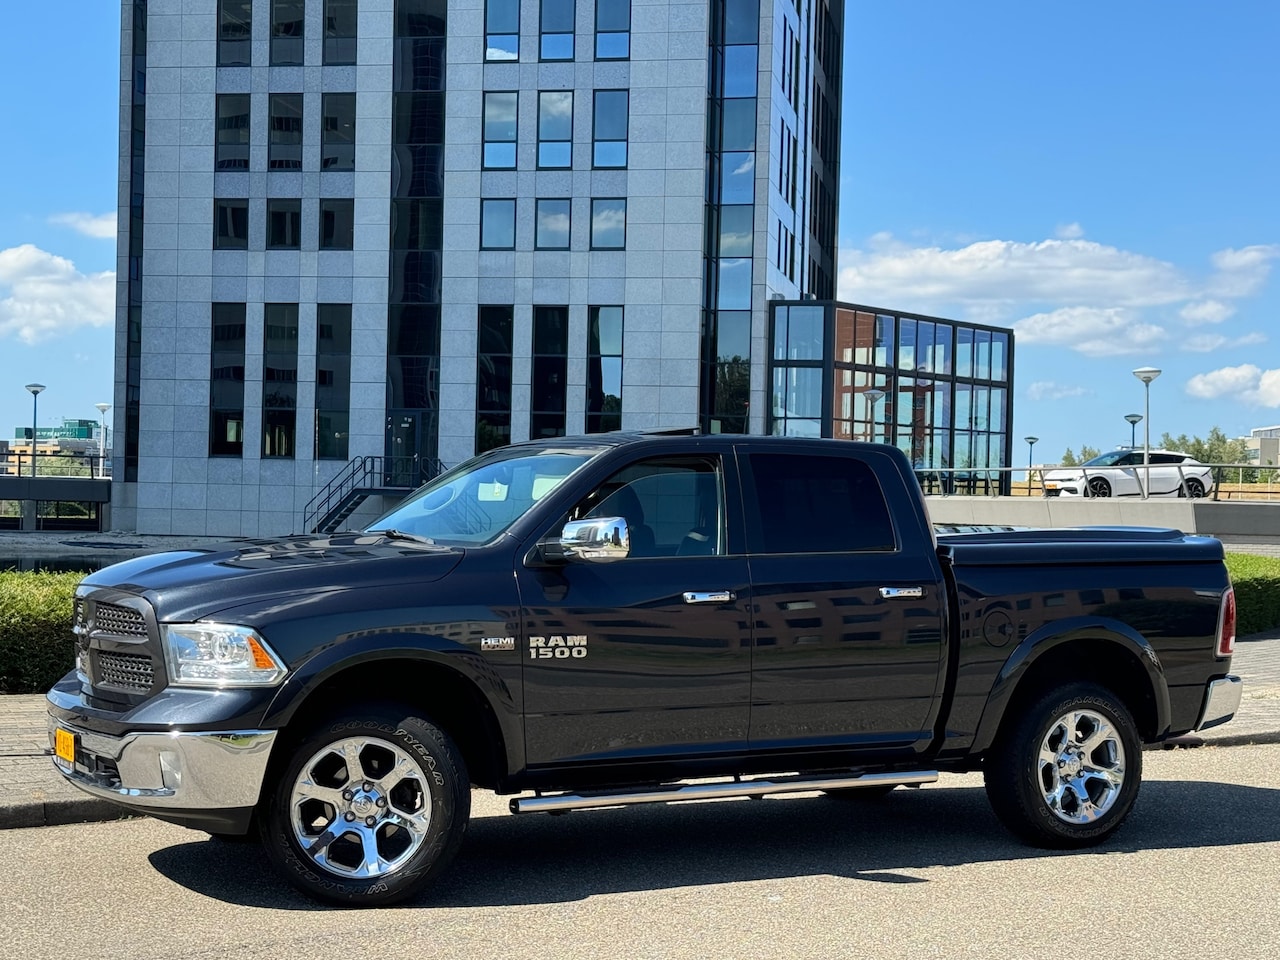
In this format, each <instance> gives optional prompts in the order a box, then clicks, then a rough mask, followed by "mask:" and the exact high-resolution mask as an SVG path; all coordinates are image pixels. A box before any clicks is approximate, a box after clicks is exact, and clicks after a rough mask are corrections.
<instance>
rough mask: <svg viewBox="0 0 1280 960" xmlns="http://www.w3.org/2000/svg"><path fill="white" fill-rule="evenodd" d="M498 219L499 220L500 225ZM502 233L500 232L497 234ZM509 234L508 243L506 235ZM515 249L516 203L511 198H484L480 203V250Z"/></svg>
mask: <svg viewBox="0 0 1280 960" xmlns="http://www.w3.org/2000/svg"><path fill="white" fill-rule="evenodd" d="M498 218H501V220H502V221H503V222H502V223H500V222H499V220H498ZM499 231H502V232H499ZM508 231H509V233H510V242H507V240H506V234H507V232H508ZM515 248H516V201H515V198H513V197H485V198H483V199H482V200H481V201H480V249H481V250H514V249H515Z"/></svg>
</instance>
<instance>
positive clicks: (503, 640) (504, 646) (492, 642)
mask: <svg viewBox="0 0 1280 960" xmlns="http://www.w3.org/2000/svg"><path fill="white" fill-rule="evenodd" d="M515 648H516V638H515V637H481V638H480V649H481V650H514V649H515Z"/></svg>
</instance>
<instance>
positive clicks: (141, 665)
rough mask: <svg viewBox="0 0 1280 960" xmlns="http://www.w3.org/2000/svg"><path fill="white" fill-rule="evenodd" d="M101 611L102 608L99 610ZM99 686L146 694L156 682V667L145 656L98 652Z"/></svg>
mask: <svg viewBox="0 0 1280 960" xmlns="http://www.w3.org/2000/svg"><path fill="white" fill-rule="evenodd" d="M99 609H101V608H99ZM96 657H97V661H98V685H100V686H104V687H117V688H119V689H122V690H139V691H143V692H146V691H148V690H150V689H151V687H152V685H153V684H154V683H155V680H156V670H155V665H154V664H153V663H152V662H151V658H150V657H149V656H147V655H145V654H137V653H109V652H107V651H106V650H99V651H97V652H96Z"/></svg>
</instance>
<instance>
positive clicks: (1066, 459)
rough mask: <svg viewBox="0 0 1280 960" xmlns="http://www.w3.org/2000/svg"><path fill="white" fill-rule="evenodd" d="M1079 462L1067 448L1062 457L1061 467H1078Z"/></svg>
mask: <svg viewBox="0 0 1280 960" xmlns="http://www.w3.org/2000/svg"><path fill="white" fill-rule="evenodd" d="M1079 464H1080V461H1079V460H1077V459H1076V455H1075V454H1074V453H1072V452H1071V448H1070V447H1067V452H1066V453H1064V454H1063V455H1062V465H1063V466H1064V467H1075V466H1079Z"/></svg>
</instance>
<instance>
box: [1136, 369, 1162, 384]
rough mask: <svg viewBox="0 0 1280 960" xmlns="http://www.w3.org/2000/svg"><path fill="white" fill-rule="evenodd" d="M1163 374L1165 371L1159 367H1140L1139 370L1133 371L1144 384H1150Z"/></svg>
mask: <svg viewBox="0 0 1280 960" xmlns="http://www.w3.org/2000/svg"><path fill="white" fill-rule="evenodd" d="M1163 372H1164V371H1163V370H1161V369H1160V368H1159V367H1139V368H1138V369H1137V370H1135V371H1133V375H1134V376H1135V377H1137V378H1138V379H1139V380H1141V381H1142V382H1143V383H1146V384H1150V383H1151V381H1152V380H1154V379H1155V378H1156V377H1158V376H1160V374H1161V373H1163Z"/></svg>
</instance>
